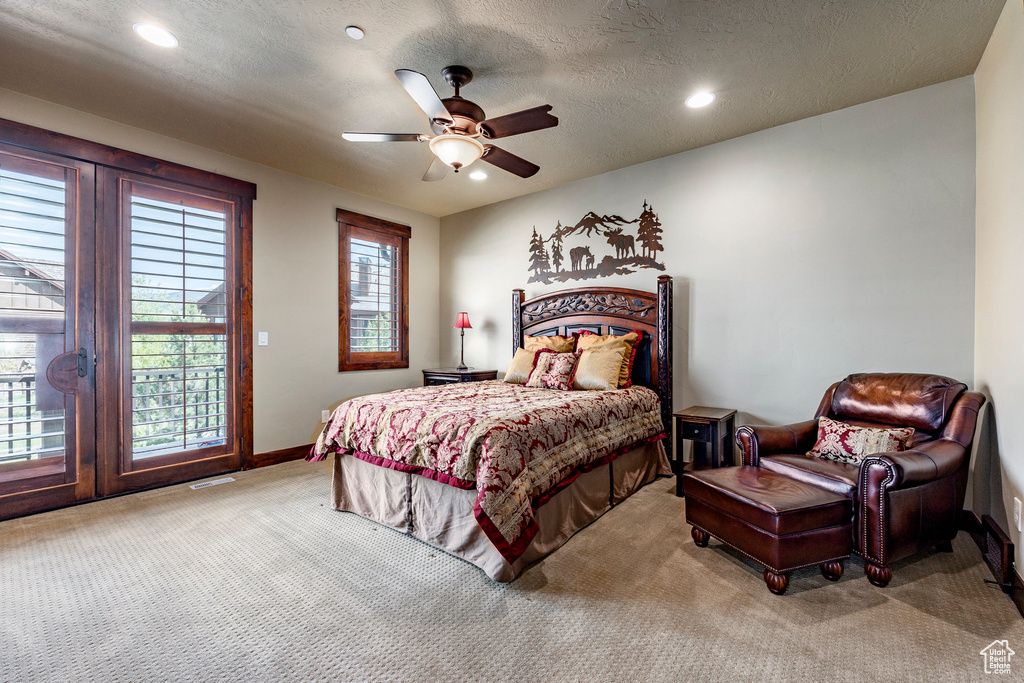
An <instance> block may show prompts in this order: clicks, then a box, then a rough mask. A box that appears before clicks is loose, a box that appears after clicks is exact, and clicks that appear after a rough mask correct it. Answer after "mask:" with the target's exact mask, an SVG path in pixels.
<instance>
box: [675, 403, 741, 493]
mask: <svg viewBox="0 0 1024 683" xmlns="http://www.w3.org/2000/svg"><path fill="white" fill-rule="evenodd" d="M672 415H673V416H674V417H675V420H676V442H675V451H676V452H675V466H676V495H677V496H680V497H681V496H682V495H683V477H682V474H683V471H684V463H683V439H689V440H690V441H693V462H690V463H685V469H686V470H702V469H707V468H709V467H722V466H723V465H724V464H729V465H731V464H732V454H733V448H732V435H733V432H735V431H736V411H735V410H727V409H725V408H708V407H705V406H690V407H689V408H687V409H685V410H677V411H676V412H674V413H673V414H672ZM723 442H724V444H723ZM708 444H711V458H710V461H709V459H708ZM726 453H728V454H729V458H728V460H729V462H728V463H724V462H723V455H724V454H726Z"/></svg>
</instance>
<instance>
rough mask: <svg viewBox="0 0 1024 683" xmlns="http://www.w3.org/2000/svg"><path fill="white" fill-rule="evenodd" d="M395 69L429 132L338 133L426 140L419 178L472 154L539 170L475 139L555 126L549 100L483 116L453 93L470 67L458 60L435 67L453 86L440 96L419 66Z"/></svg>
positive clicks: (517, 169) (460, 164)
mask: <svg viewBox="0 0 1024 683" xmlns="http://www.w3.org/2000/svg"><path fill="white" fill-rule="evenodd" d="M395 75H396V76H398V80H399V81H401V83H402V87H404V88H405V89H406V91H407V92H408V93H409V94H410V95H411V96H412V98H413V99H414V100H415V101H416V104H418V105H419V106H420V109H422V110H423V111H424V112H425V113H426V115H427V118H428V119H430V128H431V130H432V131H433V132H434V135H432V136H431V135H420V134H419V133H343V134H342V136H341V137H343V138H345V139H346V140H349V141H352V142H426V143H427V144H428V145H429V146H430V151H431V152H433V153H434V160H433V161H432V162H431V164H430V168H428V169H427V173H426V175H424V176H423V179H424V180H441V179H442V178H444V176H445V174H446V173H448V169H449V168H452V169H454V170H455V172H456V173H458V172H459V170H460V169H463V168H465V167H466V166H469V165H470V164H472V163H473V162H474V161H476V160H477V159H483V160H484V161H486V162H487V163H489V164H491V165H493V166H497V167H498V168H500V169H503V170H505V171H508V172H509V173H514V174H515V175H517V176H519V177H520V178H529V177H530V176H532V175H533V174H535V173H536V172H537V171H539V170H540V166H537V165H536V164H533V163H530V162H529V161H527V160H526V159H523V158H521V157H517V156H516V155H515V154H512V153H511V152H506V151H505V150H503V149H501V148H500V147H495V146H494V145H492V144H484V143H481V142H480V138H484V139H485V140H495V139H497V138H507V137H509V136H512V135H520V134H521V133H529V132H530V131H534V130H542V129H544V128H551V127H553V126H557V125H558V119H557V118H556V117H554V116H552V115H551V114H549V113H548V112H549V111H551V105H550V104H544V105H541V106H539V107H534V108H532V109H524V110H523V111H518V112H516V113H514V114H506V115H505V116H499V117H497V118H494V119H488V118H487V116H486V114H484V110H483V109H481V108H480V107H479V106H477V105H476V104H475V103H473V102H470V101H469V100H467V99H464V98H462V97H461V96H460V95H459V91H460V90H461V89H462V86H464V85H466V84H467V83H469V82H470V81H471V80H473V72H472V71H470V70H469V69H468V68H466V67H464V66H448V67H445V68H444V69H443V70H442V71H441V75H443V76H444V79H445V80H446V81H447V82H448V84H449V85H451V86H452V87H453V88H455V95H454V96H453V97H446V98H444V99H443V100H442V99H441V98H440V97H438V96H437V92H435V91H434V88H433V87H432V86H431V85H430V81H429V80H427V77H426V76H424V75H423V74H421V73H420V72H418V71H411V70H409V69H397V70H396V71H395Z"/></svg>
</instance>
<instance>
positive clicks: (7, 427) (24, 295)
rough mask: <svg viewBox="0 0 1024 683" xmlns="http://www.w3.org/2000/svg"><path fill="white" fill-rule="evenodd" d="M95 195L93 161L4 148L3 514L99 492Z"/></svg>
mask: <svg viewBox="0 0 1024 683" xmlns="http://www.w3.org/2000/svg"><path fill="white" fill-rule="evenodd" d="M93 193H94V168H93V166H92V165H91V164H84V163H81V162H76V161H69V160H67V159H62V158H60V157H56V156H52V155H48V154H42V153H39V152H30V151H26V150H22V149H19V148H17V147H12V146H8V145H3V144H0V514H2V515H3V516H13V515H17V514H24V513H26V512H31V511H33V510H35V509H38V508H39V507H51V506H54V507H55V506H57V505H68V504H71V503H74V502H75V501H77V500H83V499H85V498H88V497H90V496H92V495H93V488H94V477H93V472H94V464H95V452H96V451H95V447H94V438H95V430H94V429H93V425H94V409H95V400H94V396H95V393H94V388H95V383H94V379H95V376H94V373H93V364H92V359H93V349H94V348H95V343H94V334H93V315H92V313H93V306H94V298H93V294H94V288H93V286H92V273H93V256H94V248H95V242H94V234H93V220H92V218H93ZM51 503H52V505H51Z"/></svg>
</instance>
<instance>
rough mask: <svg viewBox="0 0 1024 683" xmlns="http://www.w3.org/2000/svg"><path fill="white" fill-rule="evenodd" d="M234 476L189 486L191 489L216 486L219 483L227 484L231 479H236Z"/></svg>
mask: <svg viewBox="0 0 1024 683" xmlns="http://www.w3.org/2000/svg"><path fill="white" fill-rule="evenodd" d="M234 480H235V478H234V477H224V478H223V479H214V480H213V481H204V482H201V483H199V484H192V485H191V486H189V488H190V489H205V488H206V487H207V486H216V485H217V484H226V483H228V482H229V481H234Z"/></svg>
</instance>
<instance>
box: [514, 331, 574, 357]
mask: <svg viewBox="0 0 1024 683" xmlns="http://www.w3.org/2000/svg"><path fill="white" fill-rule="evenodd" d="M575 347H576V338H575V337H531V336H530V335H526V336H525V337H524V338H523V348H525V349H526V350H527V351H540V350H541V349H551V350H552V351H557V352H558V353H572V352H573V351H575V350H576V348H575Z"/></svg>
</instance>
